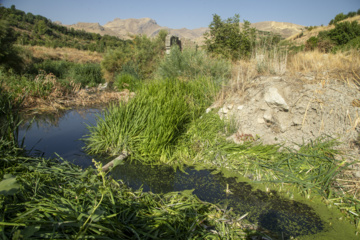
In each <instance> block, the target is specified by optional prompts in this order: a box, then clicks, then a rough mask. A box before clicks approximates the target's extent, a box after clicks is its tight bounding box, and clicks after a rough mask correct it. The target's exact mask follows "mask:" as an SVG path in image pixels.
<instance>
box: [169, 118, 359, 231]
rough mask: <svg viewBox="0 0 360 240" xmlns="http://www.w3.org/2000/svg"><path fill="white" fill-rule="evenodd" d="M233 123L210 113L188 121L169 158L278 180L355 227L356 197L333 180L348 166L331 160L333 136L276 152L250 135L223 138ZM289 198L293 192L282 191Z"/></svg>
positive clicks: (263, 179)
mask: <svg viewBox="0 0 360 240" xmlns="http://www.w3.org/2000/svg"><path fill="white" fill-rule="evenodd" d="M233 128H234V126H233V124H232V123H231V122H224V121H223V120H221V119H220V118H219V116H218V115H217V114H215V113H212V112H210V113H207V114H204V115H203V116H202V117H201V118H199V119H197V120H196V121H194V122H192V124H191V125H190V126H189V127H188V131H187V132H186V134H184V135H183V136H182V137H181V139H180V140H179V144H178V151H177V152H176V153H175V154H174V158H180V159H182V161H183V162H184V163H185V164H189V165H192V164H199V163H200V164H205V165H208V166H211V167H215V168H216V169H229V170H230V171H233V172H236V173H239V174H240V175H242V176H244V177H246V178H250V179H252V180H253V181H255V182H263V183H273V184H275V186H277V187H279V191H282V188H283V184H285V185H288V186H295V187H296V188H297V189H298V190H299V191H300V192H301V193H303V195H304V197H306V198H311V197H312V196H313V195H320V196H322V197H323V198H324V199H327V200H326V201H327V202H328V203H329V204H330V203H331V204H334V205H338V206H340V208H341V209H342V211H344V212H346V213H347V217H348V218H349V220H351V222H352V223H354V224H355V225H356V227H357V230H358V231H360V218H359V216H360V208H359V207H358V206H359V204H360V201H359V200H358V199H356V197H352V196H347V195H344V193H343V191H342V186H340V185H339V184H338V183H337V184H336V185H335V183H336V179H337V178H338V177H339V174H341V172H342V171H343V170H344V169H346V168H347V167H348V166H349V165H350V164H352V163H349V162H347V161H346V160H337V159H336V156H337V155H338V154H340V153H339V152H338V151H337V150H334V147H335V146H336V145H337V144H338V143H337V142H336V141H335V140H334V139H329V138H325V137H324V138H320V139H316V140H314V141H311V142H309V143H308V144H302V145H299V148H300V149H299V150H298V151H295V150H292V149H286V148H285V149H283V150H280V147H281V146H279V145H262V144H261V141H260V140H259V139H255V138H254V137H253V136H244V135H240V134H235V135H233V136H234V137H235V138H237V140H238V141H241V142H242V144H235V143H234V142H231V141H229V140H227V139H226V137H227V136H228V135H230V134H231V133H232V132H233ZM287 193H288V195H289V197H293V194H294V192H291V191H288V192H287Z"/></svg>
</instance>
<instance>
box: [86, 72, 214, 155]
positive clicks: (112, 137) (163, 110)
mask: <svg viewBox="0 0 360 240" xmlns="http://www.w3.org/2000/svg"><path fill="white" fill-rule="evenodd" d="M214 84H215V83H214V82H213V81H211V80H209V79H206V78H199V79H197V80H196V81H193V82H187V81H180V80H176V79H174V80H154V81H152V82H151V83H149V84H147V85H144V86H143V87H142V88H141V89H139V91H138V92H137V93H136V97H135V98H133V99H131V100H130V101H129V102H128V103H123V102H120V103H119V104H117V105H112V106H111V107H110V108H109V109H108V110H107V111H105V113H104V118H102V117H99V118H98V121H97V125H96V126H91V127H89V130H90V134H89V137H88V138H86V139H85V141H86V142H87V150H88V151H89V153H91V154H101V153H104V152H106V153H108V154H111V155H117V154H120V153H122V152H128V153H131V155H132V157H134V158H137V159H142V160H143V161H145V162H157V161H159V160H160V161H162V162H168V161H169V159H170V158H171V155H172V152H173V151H174V150H175V146H176V143H177V140H178V138H179V137H180V136H181V135H182V134H183V133H184V131H185V130H186V128H187V125H188V124H189V123H190V122H191V121H192V120H193V119H195V118H197V117H198V116H199V114H200V113H201V112H202V111H204V110H205V107H206V106H207V105H208V104H209V103H210V101H211V100H212V99H213V98H214V94H215V93H214V92H215V90H214V89H215V88H216V87H215V85H214Z"/></svg>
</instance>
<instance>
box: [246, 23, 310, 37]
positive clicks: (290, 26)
mask: <svg viewBox="0 0 360 240" xmlns="http://www.w3.org/2000/svg"><path fill="white" fill-rule="evenodd" d="M251 26H252V27H254V28H256V29H257V30H260V31H265V32H272V33H275V34H279V35H280V36H281V37H283V38H287V37H290V36H292V35H294V34H297V33H300V32H302V31H303V29H304V26H302V25H298V24H294V23H287V22H274V21H265V22H257V23H253V24H251Z"/></svg>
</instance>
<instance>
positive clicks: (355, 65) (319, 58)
mask: <svg viewBox="0 0 360 240" xmlns="http://www.w3.org/2000/svg"><path fill="white" fill-rule="evenodd" d="M287 72H288V73H290V74H292V75H297V74H298V73H302V74H309V73H310V74H312V75H313V76H314V77H315V79H319V80H320V79H321V80H323V79H326V80H328V79H337V80H343V81H352V82H354V81H355V82H357V81H359V80H360V78H359V76H360V52H359V51H358V50H352V51H349V52H344V53H342V52H339V53H337V54H324V53H321V52H319V51H311V52H299V53H297V54H295V55H293V56H291V57H289V59H288V64H287Z"/></svg>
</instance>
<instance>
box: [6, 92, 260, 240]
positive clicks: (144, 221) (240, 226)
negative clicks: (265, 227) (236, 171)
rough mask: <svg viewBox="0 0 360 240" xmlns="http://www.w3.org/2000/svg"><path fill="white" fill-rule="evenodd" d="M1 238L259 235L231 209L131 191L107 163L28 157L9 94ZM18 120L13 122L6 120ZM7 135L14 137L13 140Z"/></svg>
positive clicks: (180, 195) (188, 197)
mask: <svg viewBox="0 0 360 240" xmlns="http://www.w3.org/2000/svg"><path fill="white" fill-rule="evenodd" d="M0 96H1V98H0V104H1V105H0V113H1V115H0V116H1V119H3V117H5V119H6V121H4V122H2V123H3V124H6V126H8V128H5V129H6V133H8V134H2V135H1V136H0V150H1V151H0V219H1V220H0V238H1V239H4V240H7V239H241V238H246V237H247V236H249V235H254V234H257V233H256V232H255V231H254V230H251V229H253V228H251V229H247V228H248V227H249V226H250V225H249V224H247V223H246V222H245V221H244V220H242V219H241V218H236V217H235V216H234V215H233V214H232V212H231V211H223V210H221V209H219V208H218V207H217V206H215V205H213V204H209V203H205V202H201V201H200V200H199V199H197V198H196V197H195V196H193V195H191V194H187V193H178V192H174V193H169V194H166V195H157V194H152V193H143V192H142V191H141V190H138V191H136V192H133V191H131V190H130V189H128V188H127V187H126V186H125V185H123V184H122V183H121V182H117V181H115V180H113V179H111V178H109V177H108V176H107V175H106V173H105V172H104V171H102V170H101V169H102V164H101V163H96V162H95V169H94V168H87V169H81V168H80V167H78V166H75V165H73V164H70V163H69V162H67V161H65V160H63V159H44V158H39V157H36V158H34V157H29V156H26V153H25V151H24V150H22V149H21V147H19V146H18V142H17V141H14V139H15V138H16V136H15V135H16V129H17V128H18V123H17V122H16V121H10V119H17V118H16V112H15V111H13V110H14V109H15V108H14V107H13V106H11V104H12V99H11V96H5V94H2V95H0ZM7 116H13V117H7ZM8 135H9V136H10V137H9V138H8Z"/></svg>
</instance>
